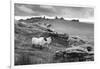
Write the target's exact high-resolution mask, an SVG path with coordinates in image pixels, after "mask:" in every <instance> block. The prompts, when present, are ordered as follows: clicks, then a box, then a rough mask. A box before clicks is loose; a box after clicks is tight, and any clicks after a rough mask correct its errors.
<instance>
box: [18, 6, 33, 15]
mask: <svg viewBox="0 0 100 69" xmlns="http://www.w3.org/2000/svg"><path fill="white" fill-rule="evenodd" d="M17 8H18V9H19V10H21V11H23V12H26V13H30V14H31V13H35V12H34V11H33V10H32V9H31V8H28V7H26V6H24V5H21V6H17Z"/></svg>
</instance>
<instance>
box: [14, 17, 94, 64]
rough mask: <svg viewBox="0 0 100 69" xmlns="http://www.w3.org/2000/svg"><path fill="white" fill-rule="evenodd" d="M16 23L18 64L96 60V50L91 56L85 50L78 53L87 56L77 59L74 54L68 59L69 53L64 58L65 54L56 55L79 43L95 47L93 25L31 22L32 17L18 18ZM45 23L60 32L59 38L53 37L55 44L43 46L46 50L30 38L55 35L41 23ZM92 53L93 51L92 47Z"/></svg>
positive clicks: (44, 21) (66, 22) (49, 21)
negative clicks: (35, 44)
mask: <svg viewBox="0 0 100 69" xmlns="http://www.w3.org/2000/svg"><path fill="white" fill-rule="evenodd" d="M33 21H34V20H33ZM15 22H16V23H15V24H14V25H15V65H27V64H43V63H58V62H74V61H93V60H94V57H93V53H92V56H91V55H89V54H86V53H83V52H79V53H81V54H85V55H84V56H85V57H84V58H82V60H77V58H78V57H76V59H74V58H73V57H71V58H70V59H69V58H68V56H67V57H66V58H65V57H64V58H63V57H62V56H63V55H62V56H61V57H60V58H59V59H57V58H56V57H55V54H56V51H59V50H61V51H65V49H66V48H72V47H73V46H74V47H75V46H80V47H82V48H86V47H87V46H90V47H91V48H93V47H94V38H93V37H94V25H93V24H88V23H80V22H72V21H66V20H57V19H54V20H52V19H50V20H49V19H43V20H36V21H35V22H32V20H31V21H30V20H29V21H25V20H24V21H23V20H22V21H20V20H19V21H15ZM42 24H51V28H52V29H54V31H55V32H56V33H57V34H56V35H57V37H52V38H53V39H52V43H51V44H50V45H49V47H46V46H44V48H43V49H39V48H35V47H32V43H31V39H32V37H33V36H34V37H40V36H48V35H50V34H53V35H54V32H49V31H48V30H47V28H46V27H43V26H42ZM64 33H66V34H64ZM76 36H78V37H79V38H78V37H77V39H75V40H74V38H76ZM67 37H68V39H67ZM72 37H73V38H72ZM74 47H73V48H74ZM90 52H93V49H92V50H91V51H90ZM72 53H73V51H71V52H67V54H72ZM69 57H70V55H69ZM55 58H56V59H55ZM83 59H84V60H83Z"/></svg>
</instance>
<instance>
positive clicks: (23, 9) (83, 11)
mask: <svg viewBox="0 0 100 69" xmlns="http://www.w3.org/2000/svg"><path fill="white" fill-rule="evenodd" d="M44 15H45V16H48V17H54V16H59V17H64V18H82V19H91V20H92V19H93V18H94V9H93V8H89V7H71V6H51V5H33V4H17V3H16V4H15V16H44Z"/></svg>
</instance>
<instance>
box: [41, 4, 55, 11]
mask: <svg viewBox="0 0 100 69" xmlns="http://www.w3.org/2000/svg"><path fill="white" fill-rule="evenodd" d="M40 8H44V9H48V10H52V11H55V12H56V9H55V8H54V6H50V5H40Z"/></svg>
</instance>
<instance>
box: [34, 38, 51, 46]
mask: <svg viewBox="0 0 100 69" xmlns="http://www.w3.org/2000/svg"><path fill="white" fill-rule="evenodd" d="M50 43H51V37H48V38H46V39H45V38H44V37H40V38H37V37H33V38H32V44H34V45H40V46H43V45H45V44H47V47H48V44H50Z"/></svg>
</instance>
